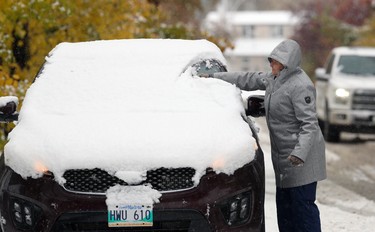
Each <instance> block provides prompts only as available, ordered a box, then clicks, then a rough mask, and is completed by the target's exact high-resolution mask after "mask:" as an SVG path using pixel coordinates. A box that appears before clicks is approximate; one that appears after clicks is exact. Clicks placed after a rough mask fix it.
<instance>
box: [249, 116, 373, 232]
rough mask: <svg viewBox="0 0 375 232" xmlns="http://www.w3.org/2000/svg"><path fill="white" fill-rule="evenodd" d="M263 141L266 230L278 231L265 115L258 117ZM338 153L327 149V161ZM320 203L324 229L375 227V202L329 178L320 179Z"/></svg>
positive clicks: (368, 230) (339, 230) (369, 230)
mask: <svg viewBox="0 0 375 232" xmlns="http://www.w3.org/2000/svg"><path fill="white" fill-rule="evenodd" d="M256 121H257V124H258V126H259V127H260V134H259V137H260V142H261V146H262V149H263V152H264V155H265V163H266V202H265V210H266V231H267V232H276V231H278V228H277V218H276V204H275V192H276V187H275V179H274V173H273V169H272V163H271V155H270V143H269V137H268V130H267V127H266V124H265V122H264V119H257V120H256ZM336 159H337V155H336V154H334V153H332V152H329V151H327V162H335V160H336ZM317 205H318V207H319V210H320V215H321V223H322V231H334V232H344V231H345V232H351V231H353V232H357V231H361V232H372V231H375V229H374V225H375V202H374V201H370V200H367V199H366V198H364V197H362V196H360V195H358V194H356V193H354V192H352V191H349V190H347V189H345V188H342V187H341V186H339V185H336V184H335V183H334V182H332V181H330V180H329V178H328V180H325V181H322V182H319V183H318V193H317Z"/></svg>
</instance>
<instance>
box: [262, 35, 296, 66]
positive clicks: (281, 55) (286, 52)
mask: <svg viewBox="0 0 375 232" xmlns="http://www.w3.org/2000/svg"><path fill="white" fill-rule="evenodd" d="M301 57H302V55H301V48H300V46H299V44H298V43H297V42H296V41H294V40H291V39H287V40H284V41H283V42H281V43H280V44H279V45H277V46H276V47H275V48H274V49H273V51H272V52H271V54H270V55H269V57H268V60H270V59H274V60H277V61H278V62H280V63H281V64H282V65H284V67H286V68H287V69H289V71H293V70H295V69H297V68H298V67H299V66H300V64H301Z"/></svg>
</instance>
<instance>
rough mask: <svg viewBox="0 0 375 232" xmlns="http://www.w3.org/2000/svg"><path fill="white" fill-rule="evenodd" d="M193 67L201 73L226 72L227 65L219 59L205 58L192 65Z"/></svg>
mask: <svg viewBox="0 0 375 232" xmlns="http://www.w3.org/2000/svg"><path fill="white" fill-rule="evenodd" d="M192 67H193V68H194V69H195V71H196V72H197V75H199V74H203V73H206V74H211V73H216V72H226V71H227V69H226V67H225V66H224V65H223V64H222V63H221V62H220V61H218V60H215V59H204V60H201V61H199V62H197V63H195V64H193V65H192Z"/></svg>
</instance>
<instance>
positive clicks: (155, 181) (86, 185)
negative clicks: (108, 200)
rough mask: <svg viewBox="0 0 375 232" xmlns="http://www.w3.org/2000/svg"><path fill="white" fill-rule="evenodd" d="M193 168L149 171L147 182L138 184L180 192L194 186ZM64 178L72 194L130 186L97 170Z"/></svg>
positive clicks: (71, 172)
mask: <svg viewBox="0 0 375 232" xmlns="http://www.w3.org/2000/svg"><path fill="white" fill-rule="evenodd" d="M194 175H195V170H194V169H193V168H188V167H185V168H171V169H167V168H159V169H155V170H149V171H147V177H146V180H145V181H143V182H141V183H139V184H137V185H140V184H151V186H152V187H153V189H155V190H158V191H178V190H183V189H188V188H192V187H193V186H194V182H193V177H194ZM63 177H64V178H65V180H66V182H65V183H64V188H65V189H66V190H68V191H71V192H79V193H98V194H100V193H105V192H106V191H107V190H108V189H109V188H110V187H112V186H115V185H123V186H127V185H129V184H128V183H126V182H125V181H123V180H121V179H119V178H117V177H116V176H113V175H110V174H109V173H108V172H106V171H104V170H101V169H98V168H95V169H70V170H67V171H66V172H65V173H64V175H63Z"/></svg>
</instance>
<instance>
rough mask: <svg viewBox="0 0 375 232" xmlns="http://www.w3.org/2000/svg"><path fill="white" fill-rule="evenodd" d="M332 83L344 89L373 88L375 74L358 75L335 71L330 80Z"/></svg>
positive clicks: (374, 86) (374, 87)
mask: <svg viewBox="0 0 375 232" xmlns="http://www.w3.org/2000/svg"><path fill="white" fill-rule="evenodd" d="M330 81H331V83H332V85H333V86H335V87H339V88H346V89H375V76H358V75H346V74H340V73H337V74H335V75H334V76H333V78H332V79H331V80H330Z"/></svg>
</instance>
